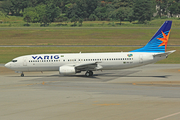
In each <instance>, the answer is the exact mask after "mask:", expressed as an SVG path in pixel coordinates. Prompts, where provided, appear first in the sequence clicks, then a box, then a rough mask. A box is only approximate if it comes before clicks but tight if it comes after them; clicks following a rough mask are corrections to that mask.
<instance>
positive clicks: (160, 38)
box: [131, 21, 172, 53]
mask: <svg viewBox="0 0 180 120" xmlns="http://www.w3.org/2000/svg"><path fill="white" fill-rule="evenodd" d="M171 25H172V21H165V22H164V24H163V25H162V26H161V28H160V29H159V30H158V31H157V32H156V34H155V35H154V36H153V37H152V38H151V40H150V41H149V42H148V43H147V44H146V45H145V46H144V47H142V48H140V49H137V50H133V51H131V52H161V53H164V52H165V51H166V47H167V43H168V39H169V35H170V30H171Z"/></svg>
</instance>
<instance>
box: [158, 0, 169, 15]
mask: <svg viewBox="0 0 180 120" xmlns="http://www.w3.org/2000/svg"><path fill="white" fill-rule="evenodd" d="M156 5H157V12H158V15H159V17H160V18H161V16H162V15H165V14H167V12H166V10H167V7H168V0H156Z"/></svg>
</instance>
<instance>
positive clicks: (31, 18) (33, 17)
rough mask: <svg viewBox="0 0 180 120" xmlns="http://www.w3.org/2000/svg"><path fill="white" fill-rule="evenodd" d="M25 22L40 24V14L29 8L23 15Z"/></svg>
mask: <svg viewBox="0 0 180 120" xmlns="http://www.w3.org/2000/svg"><path fill="white" fill-rule="evenodd" d="M23 17H24V21H25V22H27V25H28V23H30V22H33V23H36V22H39V14H38V13H37V11H36V8H33V7H29V8H26V9H25V10H24V13H23Z"/></svg>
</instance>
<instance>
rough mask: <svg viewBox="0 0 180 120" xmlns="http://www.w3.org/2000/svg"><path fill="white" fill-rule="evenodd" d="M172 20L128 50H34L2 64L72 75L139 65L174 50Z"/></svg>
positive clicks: (161, 57) (30, 70)
mask: <svg viewBox="0 0 180 120" xmlns="http://www.w3.org/2000/svg"><path fill="white" fill-rule="evenodd" d="M171 25H172V21H165V22H164V24H163V25H162V26H161V27H160V28H159V30H158V31H157V32H156V33H155V35H154V36H153V37H152V38H151V39H150V41H149V42H148V43H147V44H146V45H145V46H144V47H142V48H139V49H136V50H133V51H130V52H109V53H81V52H80V53H71V54H63V53H61V54H34V55H25V56H20V57H17V58H14V59H13V60H12V61H11V62H8V63H6V64H5V67H7V68H9V69H11V70H14V71H15V72H16V73H21V77H24V72H35V71H39V72H42V71H59V74H62V75H73V74H76V73H81V72H82V71H85V76H87V77H89V76H93V71H98V70H120V69H127V68H133V67H139V66H143V65H147V64H151V63H156V62H157V61H159V60H162V59H165V58H167V57H168V55H169V54H171V53H173V52H175V51H176V50H172V51H166V47H167V43H168V39H169V35H170V30H171Z"/></svg>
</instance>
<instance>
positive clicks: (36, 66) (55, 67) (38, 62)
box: [5, 52, 166, 72]
mask: <svg viewBox="0 0 180 120" xmlns="http://www.w3.org/2000/svg"><path fill="white" fill-rule="evenodd" d="M155 54H157V53H146V52H144V53H143V52H113V53H72V54H36V55H26V56H21V57H17V58H15V59H13V61H11V62H9V63H7V64H6V65H5V66H6V67H8V68H9V69H12V70H14V71H18V72H32V71H59V67H61V66H64V65H72V66H76V65H81V64H86V63H87V64H88V63H98V65H99V66H100V67H99V68H98V67H97V68H96V70H117V69H126V68H133V67H138V66H142V65H146V64H150V63H155V62H157V61H159V60H162V59H164V58H166V56H160V57H154V56H153V55H155ZM94 70H95V69H94ZM82 71H85V70H82Z"/></svg>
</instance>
